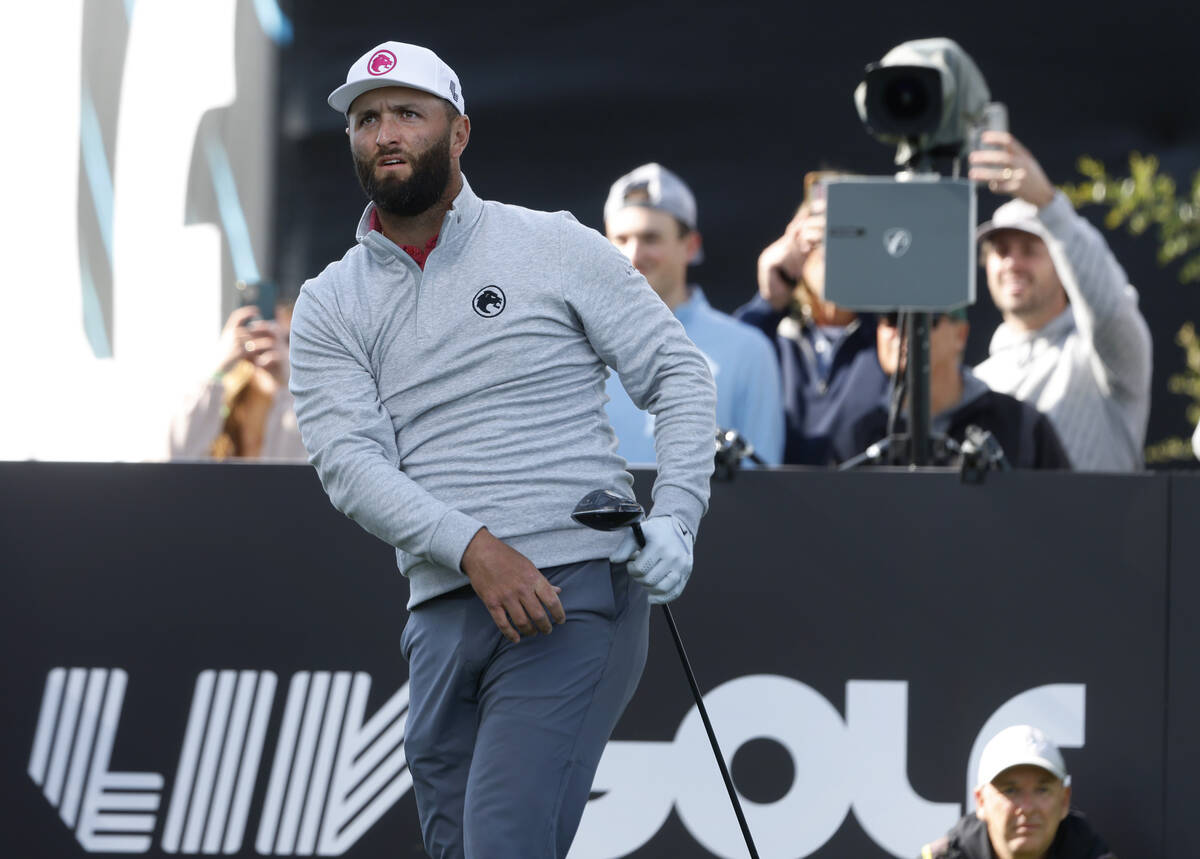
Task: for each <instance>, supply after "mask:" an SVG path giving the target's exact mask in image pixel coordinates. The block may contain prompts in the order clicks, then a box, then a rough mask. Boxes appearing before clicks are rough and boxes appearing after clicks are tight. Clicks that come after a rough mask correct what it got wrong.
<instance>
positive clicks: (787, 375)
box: [734, 296, 888, 465]
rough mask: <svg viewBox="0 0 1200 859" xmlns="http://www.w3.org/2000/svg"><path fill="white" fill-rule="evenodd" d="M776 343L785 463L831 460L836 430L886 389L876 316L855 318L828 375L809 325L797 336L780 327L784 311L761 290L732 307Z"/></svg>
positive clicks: (857, 414) (834, 459)
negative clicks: (820, 365) (760, 293)
mask: <svg viewBox="0 0 1200 859" xmlns="http://www.w3.org/2000/svg"><path fill="white" fill-rule="evenodd" d="M734 316H735V317H737V318H738V319H740V320H742V321H743V322H746V323H748V324H750V325H753V326H754V327H755V328H758V329H759V330H760V331H762V332H763V333H764V334H766V335H767V336H768V337H769V338H771V340H772V342H774V344H775V351H776V352H777V353H778V355H779V367H780V371H781V375H782V377H783V409H784V414H785V416H786V418H787V439H786V441H785V443H784V450H783V461H784V463H785V464H787V465H830V464H832V463H834V462H835V461H836V458H835V457H834V454H833V439H834V436H835V435H836V434H837V433H838V432H839V431H841V430H843V429H844V428H846V427H849V426H850V425H851V424H853V422H854V421H855V420H857V419H858V418H859V417H861V416H862V415H864V414H866V412H868V411H869V410H870V409H871V408H872V407H874V406H875V404H876V403H877V402H879V399H880V398H881V397H882V396H883V395H884V394H885V393H886V392H887V389H888V377H887V376H886V375H885V374H884V372H883V369H882V368H881V367H880V366H879V358H878V356H877V354H876V351H875V320H874V317H871V316H864V317H861V318H860V319H859V320H858V321H856V322H854V323H852V325H851V326H850V327H849V328H848V329H847V332H846V336H845V337H844V338H843V339H842V340H841V342H840V343H838V346H837V349H836V351H835V352H834V356H833V363H832V366H831V367H830V370H829V378H828V379H822V378H821V376H820V373H818V372H817V366H816V359H815V357H814V355H813V345H812V338H811V333H810V329H809V327H808V326H807V324H799V325H798V336H796V337H788V336H784V335H783V334H780V333H779V323H780V322H782V321H783V320H784V319H785V318H786V314H783V313H780V312H778V311H776V310H774V309H772V307H771V305H769V304H768V303H767V302H766V301H764V300H763V299H762V297H761V296H756V297H755V298H754V299H753V300H751V301H749V302H747V303H746V304H744V305H742V306H741V307H739V308H738V309H737V311H735V312H734Z"/></svg>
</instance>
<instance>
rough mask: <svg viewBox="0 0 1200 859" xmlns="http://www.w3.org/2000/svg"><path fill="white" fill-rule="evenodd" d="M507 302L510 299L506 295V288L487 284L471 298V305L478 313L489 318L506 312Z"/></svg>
mask: <svg viewBox="0 0 1200 859" xmlns="http://www.w3.org/2000/svg"><path fill="white" fill-rule="evenodd" d="M507 304H508V299H506V298H505V297H504V290H502V289H501V288H500V287H498V286H485V287H484V288H483V289H481V290H479V292H477V293H475V297H474V298H473V299H471V307H472V308H474V310H475V312H476V313H478V314H479V315H480V316H483V317H485V318H487V319H491V318H492V317H493V316H499V315H500V314H501V313H503V312H504V308H505V306H506V305H507Z"/></svg>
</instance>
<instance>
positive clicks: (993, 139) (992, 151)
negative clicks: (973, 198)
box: [967, 131, 1054, 209]
mask: <svg viewBox="0 0 1200 859" xmlns="http://www.w3.org/2000/svg"><path fill="white" fill-rule="evenodd" d="M980 143H981V144H983V145H984V146H985V147H987V148H986V149H976V150H975V151H974V152H972V153H971V154H970V156H968V158H969V160H970V163H971V169H970V171H969V172H968V173H967V176H968V178H970V179H973V180H974V181H976V182H986V183H987V186H988V190H990V191H991V192H992V193H994V194H1009V195H1011V196H1013V197H1018V198H1020V199H1022V200H1024V201H1026V202H1027V203H1033V205H1035V206H1037V207H1038V208H1039V209H1040V208H1042V207H1043V206H1046V205H1048V204H1049V203H1050V201H1051V200H1053V199H1054V186H1053V185H1052V184H1050V180H1049V179H1047V178H1046V174H1045V172H1044V171H1043V170H1042V166H1041V165H1040V164H1038V162H1037V159H1036V158H1034V157H1033V153H1032V152H1030V151H1029V150H1028V149H1026V148H1025V147H1024V146H1022V145H1021V142H1020V141H1019V140H1017V138H1015V137H1013V136H1012V135H1011V134H1009V133H1008V132H1007V131H985V132H983V134H982V135H980Z"/></svg>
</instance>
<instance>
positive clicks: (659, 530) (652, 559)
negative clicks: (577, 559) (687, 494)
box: [609, 516, 694, 605]
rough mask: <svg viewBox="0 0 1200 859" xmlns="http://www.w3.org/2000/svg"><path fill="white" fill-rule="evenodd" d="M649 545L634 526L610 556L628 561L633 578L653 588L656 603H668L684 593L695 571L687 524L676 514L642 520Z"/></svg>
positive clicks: (617, 561)
mask: <svg viewBox="0 0 1200 859" xmlns="http://www.w3.org/2000/svg"><path fill="white" fill-rule="evenodd" d="M642 534H643V535H644V536H645V538H646V545H645V546H642V547H639V546H638V544H637V540H636V539H635V538H634V536H633V529H632V528H630V529H629V531H627V532H626V534H625V539H624V540H623V541H622V542H621V545H620V546H618V547H617V550H616V551H615V552H613V554H612V555H611V556H610V557H609V560H610V561H612V562H613V563H614V564H626V567H625V568H626V569H627V570H628V571H629V575H630V577H631V578H632V579H634V580H635V581H637V582H638V583H640V584H641V586H642V587H644V588H645V589H646V590H648V591H649V592H650V602H651V604H652V605H657V604H659V603H668V602H670V601H671V600H673V599H675V598H676V597H678V596H679V595H680V594H681V593H683V588H684V586H685V585H686V584H687V582H688V578H689V577H690V576H691V575H692V543H693V542H694V538H693V537H692V533H691V532H690V531H689V530H688V529H687V527H686V526H685V525H684V524H683V523H682V522H680V521H679V520H678V519H676V518H675V517H674V516H651V517H650V518H649V519H647V520H646V521H645V522H643V523H642Z"/></svg>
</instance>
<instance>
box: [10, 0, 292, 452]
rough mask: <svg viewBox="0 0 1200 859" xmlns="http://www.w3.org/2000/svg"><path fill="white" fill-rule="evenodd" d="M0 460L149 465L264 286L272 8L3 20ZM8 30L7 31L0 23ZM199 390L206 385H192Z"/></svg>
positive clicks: (104, 9)
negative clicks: (246, 297) (0, 410)
mask: <svg viewBox="0 0 1200 859" xmlns="http://www.w3.org/2000/svg"><path fill="white" fill-rule="evenodd" d="M5 14H6V17H8V18H9V22H8V26H6V27H5V36H4V39H5V45H4V51H3V54H4V57H3V60H2V62H3V63H4V65H5V72H6V78H7V79H8V80H9V81H10V82H12V83H13V85H14V87H15V89H14V92H16V91H19V92H21V95H22V97H21V101H20V105H21V106H20V107H16V108H14V109H13V110H11V111H6V112H5V118H4V120H2V121H3V122H4V123H5V128H4V138H5V143H4V144H3V145H4V147H5V158H4V159H3V167H2V169H3V170H4V184H5V188H6V195H5V198H6V199H5V205H4V206H3V207H2V213H0V218H2V219H3V230H2V232H3V235H4V239H3V241H4V243H5V259H6V260H7V262H8V265H7V266H6V275H7V277H6V284H5V288H4V296H5V299H4V305H5V306H4V310H3V313H2V315H3V317H4V322H3V325H4V329H3V330H4V338H3V346H2V347H0V348H3V350H4V351H3V358H4V365H5V368H6V370H5V372H6V377H7V378H8V379H9V384H8V386H7V387H8V389H9V391H8V392H9V395H10V396H9V398H8V399H9V406H10V407H11V408H12V409H13V411H14V413H16V414H18V415H19V416H20V420H19V421H6V423H7V428H6V430H5V433H4V437H3V440H2V441H0V456H3V457H5V458H24V457H38V458H51V459H92V458H95V459H153V458H159V457H162V456H163V455H164V453H165V426H166V420H167V417H168V416H169V414H170V412H171V409H172V407H173V406H175V404H176V403H177V401H178V399H179V393H180V391H181V389H182V388H184V387H186V384H187V382H188V381H189V380H191V379H193V378H202V377H203V375H207V372H211V369H209V370H207V371H206V370H205V368H206V367H207V366H208V365H211V363H212V359H211V357H210V353H212V351H213V342H214V340H215V338H216V335H217V332H218V331H219V329H220V326H221V324H222V323H223V322H224V320H225V317H226V315H227V314H228V312H229V311H230V309H232V307H233V302H234V283H235V282H236V281H237V280H257V279H258V278H259V277H261V276H262V273H263V271H264V266H271V265H272V263H271V248H272V240H273V236H272V230H273V229H274V218H273V215H272V212H271V207H272V205H273V202H272V193H273V186H274V180H275V176H274V163H275V158H274V147H275V137H274V131H273V129H274V119H273V118H274V116H275V102H276V70H277V67H278V45H279V44H280V43H282V42H286V40H287V39H288V38H290V35H289V30H288V25H287V21H286V19H285V18H284V16H283V15H282V13H281V12H280V11H279V9H278V7H277V6H276V5H275V4H274V2H272V0H266V2H262V0H260V2H240V0H214V2H203V3H200V2H194V3H174V2H163V0H136V2H135V0H126V2H121V0H85V2H74V3H69V2H62V3H58V2H55V3H21V4H14V6H13V7H12V8H10V9H8V10H6V13H5ZM14 19H15V21H14ZM201 374H203V375H201Z"/></svg>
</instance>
